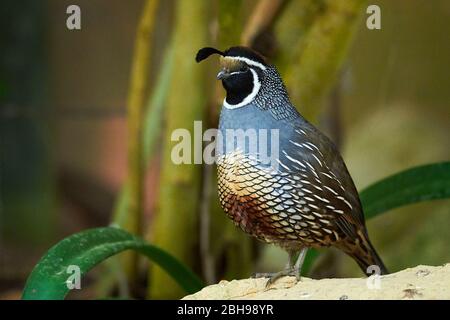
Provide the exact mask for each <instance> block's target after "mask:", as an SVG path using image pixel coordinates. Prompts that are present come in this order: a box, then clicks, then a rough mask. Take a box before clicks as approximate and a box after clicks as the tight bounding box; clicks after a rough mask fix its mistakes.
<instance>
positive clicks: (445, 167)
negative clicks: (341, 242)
mask: <svg viewBox="0 0 450 320" xmlns="http://www.w3.org/2000/svg"><path fill="white" fill-rule="evenodd" d="M449 197H450V162H442V163H436V164H428V165H424V166H420V167H415V168H412V169H408V170H406V171H402V172H400V173H397V174H394V175H392V176H390V177H387V178H385V179H383V180H381V181H379V182H377V183H375V184H373V185H371V186H370V187H368V188H366V189H365V190H364V191H362V192H361V193H360V198H361V202H362V206H363V208H364V215H365V217H366V219H369V218H373V217H375V216H377V215H379V214H381V213H383V212H386V211H388V210H391V209H394V208H398V207H401V206H404V205H407V204H412V203H417V202H421V201H426V200H434V199H444V198H449Z"/></svg>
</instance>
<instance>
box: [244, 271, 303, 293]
mask: <svg viewBox="0 0 450 320" xmlns="http://www.w3.org/2000/svg"><path fill="white" fill-rule="evenodd" d="M287 276H291V277H295V278H296V279H297V281H300V278H301V277H300V272H299V271H298V270H297V269H295V268H289V269H284V270H282V271H280V272H270V273H255V274H254V275H253V276H252V278H269V280H267V283H266V289H267V288H269V287H270V286H271V285H272V284H274V283H275V282H276V281H277V280H279V279H280V278H283V277H287Z"/></svg>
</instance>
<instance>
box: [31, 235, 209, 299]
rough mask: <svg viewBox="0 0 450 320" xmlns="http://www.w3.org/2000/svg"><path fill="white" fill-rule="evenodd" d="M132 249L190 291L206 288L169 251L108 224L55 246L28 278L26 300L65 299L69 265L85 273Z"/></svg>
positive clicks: (69, 238) (71, 237) (66, 239)
mask: <svg viewBox="0 0 450 320" xmlns="http://www.w3.org/2000/svg"><path fill="white" fill-rule="evenodd" d="M128 249H132V250H135V251H137V252H139V253H142V254H144V255H145V256H147V257H148V258H149V259H151V260H152V261H153V262H155V263H156V264H158V265H159V266H160V267H161V268H163V269H164V270H166V272H167V273H168V274H170V275H171V276H172V277H173V278H174V279H175V280H176V281H177V283H178V284H179V285H180V286H181V287H182V288H183V289H184V290H186V291H187V292H188V293H194V292H196V291H198V290H200V289H201V288H202V287H203V284H202V282H201V280H200V279H199V278H198V277H197V276H196V275H195V274H194V273H193V272H192V271H191V270H189V269H188V268H187V267H186V266H184V265H183V264H182V263H180V262H179V261H178V260H176V259H175V258H174V257H172V256H171V255H169V254H168V253H167V252H165V251H163V250H161V249H159V248H157V247H155V246H152V245H150V244H147V243H146V242H144V241H143V240H142V239H139V238H137V237H135V236H133V235H131V234H130V233H128V232H126V231H124V230H122V229H118V228H111V227H108V228H98V229H91V230H87V231H83V232H80V233H77V234H75V235H72V236H70V237H68V238H65V239H64V240H62V241H61V242H59V243H58V244H56V245H55V246H53V247H52V248H51V249H50V250H49V251H48V252H47V254H46V255H45V256H44V257H43V258H42V259H41V260H40V261H39V263H38V264H37V265H36V266H35V268H34V269H33V271H32V273H31V275H30V276H29V277H28V280H27V283H26V285H25V289H24V292H23V295H22V299H27V300H28V299H63V298H64V297H65V296H66V294H67V293H68V292H69V289H68V287H67V284H66V281H67V279H68V278H69V277H70V275H71V273H68V267H69V266H71V265H72V266H73V265H74V266H78V267H79V268H80V271H81V274H82V275H83V274H85V273H87V272H88V271H89V270H90V269H92V268H93V267H94V266H96V265H97V264H99V263H100V262H102V261H103V260H105V259H107V258H108V257H110V256H112V255H115V254H118V253H120V252H122V251H124V250H128Z"/></svg>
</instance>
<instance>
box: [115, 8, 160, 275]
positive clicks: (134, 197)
mask: <svg viewBox="0 0 450 320" xmlns="http://www.w3.org/2000/svg"><path fill="white" fill-rule="evenodd" d="M158 2H159V1H158V0H147V1H146V2H145V5H144V9H143V12H142V15H141V18H140V21H139V25H138V29H137V34H136V39H135V46H134V54H133V61H132V68H131V77H130V89H129V93H128V100H127V112H128V119H127V120H128V124H127V125H128V177H127V182H126V185H127V188H126V189H127V190H128V194H129V197H128V212H127V216H126V219H125V221H124V224H123V225H122V227H123V228H124V229H126V230H127V231H130V232H132V233H134V234H138V235H141V234H142V228H141V226H142V215H143V189H144V181H145V170H144V163H143V161H142V160H143V156H142V152H143V146H142V141H143V138H142V121H143V113H144V99H145V89H146V85H147V79H148V67H149V61H150V54H151V43H152V36H153V26H154V21H155V16H156V9H157V6H158ZM123 263H124V264H123V265H124V269H125V272H126V274H127V275H128V276H129V277H130V278H131V279H133V278H135V277H136V273H137V255H136V254H130V253H128V254H126V255H125V256H124V260H123Z"/></svg>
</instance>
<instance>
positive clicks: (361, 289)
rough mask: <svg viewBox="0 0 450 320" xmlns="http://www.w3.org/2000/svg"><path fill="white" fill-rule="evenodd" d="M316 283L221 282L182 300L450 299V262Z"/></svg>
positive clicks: (289, 280)
mask: <svg viewBox="0 0 450 320" xmlns="http://www.w3.org/2000/svg"><path fill="white" fill-rule="evenodd" d="M378 280H379V281H377V279H376V278H375V277H373V276H372V277H370V278H348V279H321V280H314V279H309V278H305V277H302V280H301V281H300V282H297V281H296V280H295V278H294V277H285V278H282V279H280V280H278V281H277V282H276V283H275V284H274V285H273V286H271V287H270V288H269V289H267V290H266V289H265V284H266V281H267V279H262V278H261V279H242V280H232V281H225V280H223V281H221V282H219V283H218V284H215V285H211V286H208V287H205V288H203V289H202V290H201V291H199V292H197V293H194V294H192V295H188V296H186V297H184V298H183V299H187V300H201V299H225V300H228V299H267V300H278V299H283V300H284V299H292V300H323V299H332V300H334V299H341V300H345V299H349V300H352V299H353V300H360V299H396V300H397V299H450V263H448V264H446V265H444V266H440V267H433V266H422V265H420V266H417V267H415V268H409V269H405V270H402V271H400V272H397V273H393V274H389V275H386V276H381V277H379V278H378Z"/></svg>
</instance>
